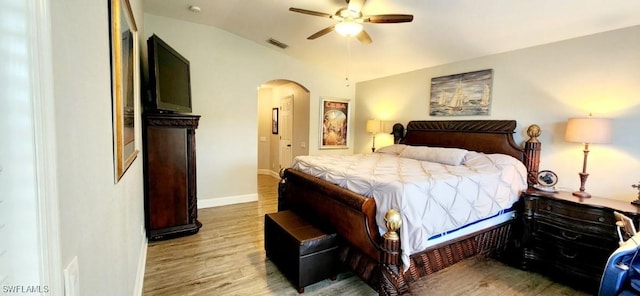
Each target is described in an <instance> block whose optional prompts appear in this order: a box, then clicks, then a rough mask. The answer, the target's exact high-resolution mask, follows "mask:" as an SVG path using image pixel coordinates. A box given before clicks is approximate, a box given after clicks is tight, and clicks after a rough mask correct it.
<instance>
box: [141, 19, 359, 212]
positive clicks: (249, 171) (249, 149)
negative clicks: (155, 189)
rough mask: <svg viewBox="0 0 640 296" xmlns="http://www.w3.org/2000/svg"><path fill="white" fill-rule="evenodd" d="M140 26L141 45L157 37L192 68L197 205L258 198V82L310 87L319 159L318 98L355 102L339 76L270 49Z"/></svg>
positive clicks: (157, 22)
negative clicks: (279, 81)
mask: <svg viewBox="0 0 640 296" xmlns="http://www.w3.org/2000/svg"><path fill="white" fill-rule="evenodd" d="M144 27H145V37H144V38H145V39H146V38H148V37H149V36H150V35H151V34H154V33H155V34H156V35H158V36H159V37H160V38H161V39H163V40H164V41H166V42H167V43H168V44H169V45H171V46H172V47H173V48H174V49H176V50H177V51H178V52H180V53H181V54H182V55H183V56H185V57H186V58H187V59H189V61H190V63H191V87H192V96H193V113H194V114H199V115H201V116H202V118H201V119H200V125H199V127H198V129H197V130H196V145H197V148H196V149H197V180H198V182H197V183H198V185H197V186H198V200H199V203H201V202H200V201H201V200H203V199H219V198H227V199H228V198H231V199H233V198H235V197H237V198H238V199H244V198H245V197H247V196H252V195H253V196H255V195H256V194H257V185H256V173H257V170H258V165H257V162H258V160H257V154H258V151H257V147H258V121H257V120H258V106H257V97H258V91H257V88H258V87H259V86H260V85H261V84H263V83H265V82H267V81H270V80H275V79H286V80H291V81H296V82H298V83H300V84H301V85H304V86H305V87H307V88H308V89H309V91H310V97H311V108H310V109H311V110H310V115H311V120H310V130H311V134H310V135H309V138H310V139H312V140H310V142H309V148H310V152H309V153H323V152H320V151H318V149H317V147H318V143H317V140H316V139H317V131H318V128H317V127H318V122H317V120H314V119H317V118H316V116H317V114H318V112H319V111H318V104H319V103H318V102H319V97H320V96H331V97H342V98H353V95H354V93H355V88H354V87H350V88H349V87H346V86H345V85H344V79H343V78H342V79H341V78H340V77H335V76H330V75H327V74H324V73H322V72H320V71H318V70H315V69H313V68H310V67H309V66H307V65H305V64H303V63H301V62H299V61H297V60H294V59H291V58H289V57H287V56H285V55H283V54H281V53H279V52H278V50H279V49H277V48H275V47H274V48H275V49H271V48H267V47H265V46H263V45H259V44H256V43H254V42H250V41H247V40H246V39H243V38H240V37H238V36H236V35H232V34H230V33H228V32H226V31H223V30H220V29H217V28H214V27H209V26H205V25H200V24H195V23H189V22H185V21H180V20H175V19H170V18H165V17H160V16H155V15H151V14H145V23H144ZM265 44H266V43H265ZM267 46H271V45H267ZM351 151H352V150H342V151H339V152H333V153H350V152H351Z"/></svg>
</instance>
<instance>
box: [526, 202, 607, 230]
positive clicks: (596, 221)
mask: <svg viewBox="0 0 640 296" xmlns="http://www.w3.org/2000/svg"><path fill="white" fill-rule="evenodd" d="M533 210H534V213H535V214H534V215H535V216H536V218H535V219H536V220H541V221H547V222H548V223H550V224H554V225H557V226H560V227H562V228H564V229H567V230H572V231H575V232H579V233H588V234H592V235H594V236H599V237H602V238H606V239H607V240H611V239H612V240H616V238H617V236H616V228H615V223H616V219H615V216H614V215H613V212H612V211H611V210H604V209H599V208H594V207H589V206H583V205H580V204H576V203H564V202H562V201H556V200H550V199H537V200H536V202H535V203H534V209H533Z"/></svg>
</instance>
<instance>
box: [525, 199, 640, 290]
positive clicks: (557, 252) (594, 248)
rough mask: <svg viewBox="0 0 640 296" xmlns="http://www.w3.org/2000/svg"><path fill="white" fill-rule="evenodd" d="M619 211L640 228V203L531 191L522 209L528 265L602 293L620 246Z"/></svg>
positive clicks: (582, 287) (580, 286)
mask: <svg viewBox="0 0 640 296" xmlns="http://www.w3.org/2000/svg"><path fill="white" fill-rule="evenodd" d="M614 211H617V212H620V213H623V214H625V215H627V216H629V217H631V218H632V219H633V221H634V224H635V225H636V228H637V227H638V222H639V220H640V208H638V207H637V206H634V205H632V204H631V203H630V202H626V201H619V200H612V199H606V198H600V197H591V198H588V199H580V198H578V197H575V196H573V195H572V194H571V193H569V192H558V193H547V192H541V191H538V190H535V189H529V190H527V191H526V192H525V193H523V195H522V200H521V208H520V211H519V212H518V216H519V217H518V219H519V220H518V221H519V226H520V227H522V228H521V230H522V232H521V233H522V237H521V238H520V247H521V252H522V260H521V266H522V268H524V269H531V270H535V271H539V272H540V273H543V274H548V275H550V276H553V277H554V278H555V279H559V280H562V281H564V282H566V283H568V284H573V285H575V286H576V287H578V288H581V289H585V290H587V291H590V292H597V289H598V286H599V284H600V278H601V276H602V273H603V271H604V266H605V264H606V262H607V259H608V258H609V255H611V253H613V251H615V250H616V249H617V248H618V241H619V238H618V234H617V230H616V226H615V222H616V219H615V217H614V215H613V212H614Z"/></svg>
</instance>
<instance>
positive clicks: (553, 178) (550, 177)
mask: <svg viewBox="0 0 640 296" xmlns="http://www.w3.org/2000/svg"><path fill="white" fill-rule="evenodd" d="M556 183H558V175H556V173H554V172H552V171H549V170H545V171H540V172H538V184H535V185H533V188H535V189H538V190H541V191H547V192H557V190H556V188H555V187H553V186H555V185H556Z"/></svg>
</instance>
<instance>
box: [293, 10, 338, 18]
mask: <svg viewBox="0 0 640 296" xmlns="http://www.w3.org/2000/svg"><path fill="white" fill-rule="evenodd" d="M289 11H293V12H298V13H304V14H309V15H315V16H319V17H326V18H331V17H332V16H333V15H332V14H328V13H324V12H317V11H313V10H306V9H302V8H295V7H289Z"/></svg>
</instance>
